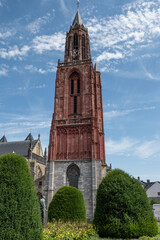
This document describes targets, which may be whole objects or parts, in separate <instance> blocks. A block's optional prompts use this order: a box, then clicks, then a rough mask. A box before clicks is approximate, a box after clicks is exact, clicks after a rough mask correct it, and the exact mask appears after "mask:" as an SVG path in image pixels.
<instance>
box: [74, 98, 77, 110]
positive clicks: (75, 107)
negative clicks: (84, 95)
mask: <svg viewBox="0 0 160 240" xmlns="http://www.w3.org/2000/svg"><path fill="white" fill-rule="evenodd" d="M74 113H77V96H75V97H74Z"/></svg>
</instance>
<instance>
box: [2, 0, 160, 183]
mask: <svg viewBox="0 0 160 240" xmlns="http://www.w3.org/2000/svg"><path fill="white" fill-rule="evenodd" d="M76 11H77V1H76V0H34V1H33V0H27V1H25V0H14V1H13V0H0V138H1V137H2V136H3V135H4V134H5V136H6V138H7V140H8V141H19V140H24V139H25V138H26V136H27V135H28V134H29V132H31V133H32V135H33V137H34V138H35V139H36V138H37V137H38V134H39V133H40V135H41V143H42V146H43V150H44V148H45V147H48V143H49V131H50V125H51V119H52V114H53V111H54V92H55V79H56V68H57V62H58V59H60V60H61V62H63V59H64V44H65V34H66V32H67V31H68V30H69V28H70V25H71V24H72V22H73V19H74V16H75V14H76ZM79 11H80V15H81V18H82V20H83V23H84V26H85V27H87V28H88V32H89V36H90V47H91V55H92V61H93V63H95V62H97V64H98V67H99V69H100V71H101V78H102V89H103V111H104V127H105V146H106V163H107V164H108V165H109V164H110V163H111V164H112V168H113V169H114V168H120V169H122V170H124V171H126V172H127V173H129V174H130V175H132V176H134V177H135V178H137V177H138V176H140V178H141V179H142V180H144V181H146V180H147V179H150V180H151V181H160V0H107V1H106V0H100V1H99V0H80V8H79Z"/></svg>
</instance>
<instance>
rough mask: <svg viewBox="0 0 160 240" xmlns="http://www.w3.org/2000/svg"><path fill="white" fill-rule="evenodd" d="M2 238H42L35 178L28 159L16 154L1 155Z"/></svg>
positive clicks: (23, 239) (17, 239)
mask: <svg viewBox="0 0 160 240" xmlns="http://www.w3.org/2000/svg"><path fill="white" fill-rule="evenodd" d="M0 239H1V240H6V239H7V240H11V239H16V240H40V239H42V223H41V215H40V207H39V203H38V199H37V196H36V191H35V186H34V182H33V178H32V176H31V173H30V170H29V167H28V163H27V161H26V159H25V158H23V157H21V156H19V155H16V154H6V155H3V156H1V157H0Z"/></svg>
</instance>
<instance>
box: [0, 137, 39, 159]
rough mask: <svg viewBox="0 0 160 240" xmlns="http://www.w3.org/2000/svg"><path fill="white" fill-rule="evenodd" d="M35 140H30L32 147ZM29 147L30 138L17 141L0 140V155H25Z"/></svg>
mask: <svg viewBox="0 0 160 240" xmlns="http://www.w3.org/2000/svg"><path fill="white" fill-rule="evenodd" d="M36 142H37V140H33V141H32V148H33V147H34V146H35V144H36ZM29 147H30V140H25V141H18V142H0V155H3V154H6V153H16V154H20V155H21V156H24V157H27V156H28V150H29Z"/></svg>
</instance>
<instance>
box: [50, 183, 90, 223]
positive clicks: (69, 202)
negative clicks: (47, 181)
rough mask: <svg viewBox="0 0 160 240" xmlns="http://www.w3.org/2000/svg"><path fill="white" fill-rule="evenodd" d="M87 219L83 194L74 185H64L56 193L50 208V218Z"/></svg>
mask: <svg viewBox="0 0 160 240" xmlns="http://www.w3.org/2000/svg"><path fill="white" fill-rule="evenodd" d="M54 219H55V220H57V221H58V220H63V221H72V222H75V221H86V209H85V203H84V198H83V194H82V192H81V191H80V190H78V189H77V188H74V187H66V186H65V187H62V188H60V189H59V190H58V191H57V192H56V194H55V195H54V197H53V199H52V201H51V203H50V205H49V209H48V220H49V221H50V222H52V221H53V220H54Z"/></svg>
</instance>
